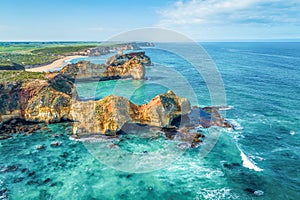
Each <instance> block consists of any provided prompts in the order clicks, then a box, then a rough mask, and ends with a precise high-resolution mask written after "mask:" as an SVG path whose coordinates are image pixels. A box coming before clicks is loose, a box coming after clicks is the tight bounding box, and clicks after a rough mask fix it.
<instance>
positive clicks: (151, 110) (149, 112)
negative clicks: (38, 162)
mask: <svg viewBox="0 0 300 200" xmlns="http://www.w3.org/2000/svg"><path fill="white" fill-rule="evenodd" d="M150 64H151V61H150V58H149V57H148V56H146V55H145V53H144V52H137V53H130V54H118V55H115V56H113V57H111V58H109V59H108V60H107V61H106V63H105V64H101V65H97V64H93V63H90V62H87V61H82V62H78V63H76V64H71V65H68V66H66V67H65V68H63V69H62V70H61V71H60V72H56V73H35V74H33V73H32V72H31V73H29V72H26V74H21V75H22V78H21V79H17V78H16V74H13V73H10V75H11V76H12V77H7V76H6V78H7V80H6V81H5V80H4V79H3V80H1V82H0V135H1V137H0V138H2V139H5V138H7V137H9V136H10V134H11V133H32V132H33V131H35V130H38V129H40V128H42V127H43V125H44V124H47V123H58V122H65V121H70V122H72V124H73V137H75V138H81V137H86V136H90V135H95V134H96V135H107V136H117V135H118V134H138V133H140V132H147V131H159V132H163V133H164V134H165V136H166V138H168V139H173V138H174V136H175V135H180V137H181V138H182V140H186V141H189V142H190V143H191V146H195V145H196V144H197V143H199V142H201V141H202V140H201V138H203V137H204V135H202V134H201V133H195V132H190V130H192V129H194V128H195V127H196V126H202V127H204V128H208V127H210V126H220V127H231V125H230V124H229V123H228V122H227V121H226V120H225V119H224V118H222V117H221V115H220V114H219V112H218V108H216V107H205V108H199V107H194V108H191V105H190V102H189V100H188V99H186V98H182V97H179V96H177V95H176V94H175V93H174V92H172V91H168V92H166V93H164V94H160V95H158V96H156V97H154V98H153V99H152V100H150V101H149V102H148V103H146V104H143V105H136V104H134V103H132V102H130V101H129V100H128V99H126V98H124V97H121V96H114V95H110V96H107V97H105V98H103V99H100V100H97V101H81V100H79V99H78V96H77V92H76V88H75V86H74V83H73V82H74V80H75V79H76V80H91V79H92V80H97V81H99V80H100V81H105V80H110V79H119V78H133V79H142V78H143V77H144V75H145V70H144V66H145V65H150ZM24 73H25V72H24ZM19 75H20V74H19ZM33 75H34V76H33ZM31 76H32V77H31Z"/></svg>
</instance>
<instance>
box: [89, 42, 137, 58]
mask: <svg viewBox="0 0 300 200" xmlns="http://www.w3.org/2000/svg"><path fill="white" fill-rule="evenodd" d="M120 50H121V51H125V50H140V46H139V45H138V43H135V42H133V43H125V44H111V45H105V43H104V46H99V47H94V48H90V49H88V50H87V54H86V55H87V56H101V55H105V54H109V53H112V52H117V51H120Z"/></svg>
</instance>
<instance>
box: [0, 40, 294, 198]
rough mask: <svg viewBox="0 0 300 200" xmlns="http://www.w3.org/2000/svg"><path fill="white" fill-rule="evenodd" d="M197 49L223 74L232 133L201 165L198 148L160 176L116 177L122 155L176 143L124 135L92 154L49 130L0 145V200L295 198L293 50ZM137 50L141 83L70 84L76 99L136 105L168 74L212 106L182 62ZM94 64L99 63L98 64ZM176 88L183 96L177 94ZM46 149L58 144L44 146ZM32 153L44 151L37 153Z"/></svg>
mask: <svg viewBox="0 0 300 200" xmlns="http://www.w3.org/2000/svg"><path fill="white" fill-rule="evenodd" d="M201 45H202V46H203V48H204V49H205V50H206V51H207V52H208V54H209V55H210V56H211V58H212V59H213V61H214V62H215V63H216V65H217V66H218V69H219V72H220V74H221V75H222V79H223V82H224V87H225V90H226V98H227V99H226V102H227V105H228V106H232V107H233V108H232V109H231V110H228V111H227V112H226V118H228V119H229V120H230V121H231V122H232V123H233V124H234V125H235V127H236V129H235V130H228V129H223V130H222V131H221V135H220V137H219V138H218V141H217V143H216V145H215V146H214V148H213V149H212V151H211V152H210V153H209V154H207V155H206V157H204V158H203V157H200V153H201V151H202V150H203V149H202V147H203V146H202V145H201V146H200V147H198V148H195V149H189V150H186V151H183V150H180V149H179V150H178V149H174V152H175V153H176V155H178V156H177V157H176V158H174V159H173V160H172V162H170V163H169V164H168V165H163V166H161V168H160V169H158V170H155V171H151V172H147V173H133V172H130V171H131V170H130V169H127V171H126V170H125V171H119V170H118V169H116V168H118V167H115V168H111V167H110V166H108V165H107V162H108V161H109V160H110V158H112V159H116V158H119V161H120V162H128V160H127V161H126V160H122V159H123V158H122V157H123V156H126V155H123V154H122V153H121V151H125V152H127V153H128V154H132V153H136V154H142V155H144V154H149V155H151V154H152V153H156V152H159V151H160V150H162V149H166V148H168V147H170V146H172V145H175V146H176V145H180V144H177V143H176V142H178V141H169V140H164V138H163V137H162V136H161V135H151V136H147V135H143V136H136V135H128V136H126V135H124V136H122V138H121V139H110V140H104V141H100V142H99V143H101V145H99V146H96V148H98V149H96V150H95V148H94V147H91V146H89V145H90V144H89V145H87V144H84V143H81V142H78V141H74V140H70V139H69V135H68V134H70V133H71V128H72V127H70V126H68V125H67V124H64V123H62V124H52V125H49V126H48V127H49V130H43V131H39V132H36V133H34V134H31V135H15V136H14V137H13V138H10V139H7V140H2V141H0V155H1V157H0V199H16V200H20V199H80V200H81V199H100V200H105V199H145V200H146V199H147V200H148V199H150V200H151V199H243V200H244V199H262V200H263V199H268V200H285V199H287V200H288V199H289V200H298V199H300V109H299V108H300V107H299V103H300V102H299V101H300V43H203V44H201ZM178 48H180V47H178ZM144 51H146V54H147V55H148V56H150V57H151V59H152V62H153V63H154V65H153V66H150V67H147V69H146V70H147V75H146V80H142V81H133V80H118V81H106V82H100V83H76V86H77V88H78V93H79V95H80V97H81V98H82V99H100V98H103V97H105V96H107V95H110V94H112V93H114V94H118V95H123V96H127V97H128V98H130V99H131V101H133V102H134V103H137V104H143V103H145V102H147V101H149V100H150V99H152V98H153V97H154V96H155V95H157V94H160V93H163V92H166V91H167V90H168V89H169V88H168V87H167V86H163V85H160V84H157V82H159V80H162V79H168V80H170V81H171V84H172V81H173V83H174V84H173V85H175V86H176V82H177V81H178V79H177V78H176V77H170V74H169V73H168V72H167V71H168V70H167V71H164V70H165V69H170V70H171V71H176V72H180V74H182V76H183V77H184V78H185V79H186V80H188V82H189V84H190V85H191V87H192V88H194V90H195V93H196V97H197V101H192V104H193V105H196V104H198V105H200V106H205V105H211V103H210V102H211V100H210V94H209V91H208V89H207V86H206V84H205V82H204V81H203V80H202V78H201V76H200V75H199V74H198V73H197V72H196V71H195V70H194V69H193V67H192V66H191V65H190V64H189V63H187V61H185V60H184V58H181V57H179V56H176V55H174V54H172V53H170V52H167V51H164V50H161V49H157V48H145V49H144ZM92 60H93V61H94V62H98V63H103V62H104V57H99V59H97V58H92ZM76 61H78V60H76ZM73 62H75V61H73ZM161 69H164V70H161ZM176 87H177V86H176ZM178 87H180V86H178ZM177 89H178V90H179V91H181V92H180V94H179V95H182V96H184V95H185V92H186V91H183V90H184V88H177ZM185 97H187V98H189V96H188V95H187V96H185ZM203 131H204V132H205V134H210V132H213V131H214V129H209V130H203ZM53 141H60V142H62V145H61V146H59V147H51V142H53ZM204 142H205V141H204ZM38 145H45V147H46V149H44V150H37V149H36V146H38ZM92 145H93V144H92ZM115 146H117V147H118V150H116V149H114V147H115ZM92 148H94V149H93V151H91V149H92ZM110 148H111V149H110ZM95 151H97V152H98V155H100V156H97V155H96V154H95V153H94V152H95ZM170 151H172V150H170ZM177 151H178V152H177ZM90 152H92V154H91V153H90ZM110 152H114V155H113V156H112V155H110ZM174 152H169V153H170V156H172V155H174ZM167 155H169V154H167ZM105 156H106V157H105ZM159 156H162V157H163V156H165V155H159V154H158V158H159ZM99 157H100V158H101V159H105V160H101V159H100V161H99V160H98V159H97V158H99ZM161 162H163V161H161ZM152 164H153V163H152ZM121 165H122V163H120V166H121ZM157 165H158V166H159V165H160V163H157ZM128 166H130V163H129V165H128Z"/></svg>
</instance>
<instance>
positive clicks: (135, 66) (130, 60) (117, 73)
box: [60, 52, 151, 81]
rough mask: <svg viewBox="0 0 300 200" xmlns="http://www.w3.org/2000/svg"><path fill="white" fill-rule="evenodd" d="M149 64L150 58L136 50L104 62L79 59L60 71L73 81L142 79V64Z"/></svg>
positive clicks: (143, 71) (143, 73)
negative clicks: (98, 62) (97, 62)
mask: <svg viewBox="0 0 300 200" xmlns="http://www.w3.org/2000/svg"><path fill="white" fill-rule="evenodd" d="M150 64H151V61H150V58H149V57H148V56H146V55H145V53H144V52H137V53H129V54H122V55H116V56H113V57H111V58H109V59H108V60H107V62H106V64H94V63H91V62H89V61H80V62H78V63H76V64H69V65H67V66H65V67H64V68H63V69H62V70H61V71H60V73H61V74H63V75H64V76H66V77H67V78H69V79H70V80H73V81H74V80H76V81H104V80H110V79H120V78H133V79H143V78H144V76H145V68H144V65H150Z"/></svg>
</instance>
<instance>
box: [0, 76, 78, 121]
mask: <svg viewBox="0 0 300 200" xmlns="http://www.w3.org/2000/svg"><path fill="white" fill-rule="evenodd" d="M0 89H1V93H0V122H2V123H3V122H5V121H9V120H11V119H16V118H20V119H22V120H25V121H32V122H47V123H52V122H60V121H63V120H67V119H69V111H70V106H71V100H72V97H74V98H76V90H75V89H74V87H73V84H72V83H71V82H69V81H68V80H67V79H65V78H64V77H63V76H62V75H60V74H48V75H45V80H39V79H35V80H32V81H26V82H23V81H14V82H6V83H1V84H0Z"/></svg>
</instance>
